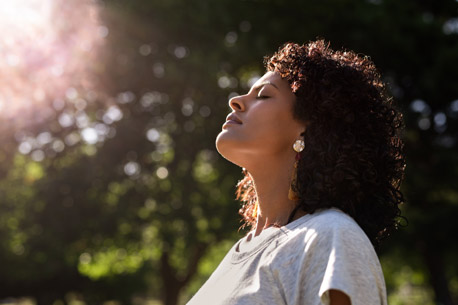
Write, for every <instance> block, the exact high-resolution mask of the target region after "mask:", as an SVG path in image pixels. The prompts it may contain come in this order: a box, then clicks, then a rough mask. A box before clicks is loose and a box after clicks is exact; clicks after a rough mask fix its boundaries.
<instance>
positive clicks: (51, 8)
mask: <svg viewBox="0 0 458 305" xmlns="http://www.w3.org/2000/svg"><path fill="white" fill-rule="evenodd" d="M99 19H100V18H99V8H98V6H97V5H96V3H95V1H92V0H14V1H1V2H0V71H2V72H1V73H0V119H4V118H6V119H15V121H17V120H18V119H19V118H20V117H24V116H25V115H26V114H29V113H33V114H34V119H37V120H38V119H39V118H40V115H41V116H44V115H45V113H47V114H48V115H49V113H50V112H49V109H47V110H46V108H51V107H52V106H51V105H52V104H53V101H54V100H56V99H65V97H66V93H68V90H69V88H79V89H81V88H82V89H84V90H90V89H91V88H92V87H93V84H94V83H96V82H94V81H93V79H92V78H93V73H92V74H91V73H89V72H90V71H91V69H94V66H95V64H96V58H97V51H98V49H99V47H100V46H101V45H103V43H104V38H105V37H106V35H107V34H108V29H107V28H106V27H105V26H104V25H102V24H100V20H99ZM48 106H49V107H48ZM37 111H38V112H37Z"/></svg>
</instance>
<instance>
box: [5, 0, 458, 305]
mask: <svg viewBox="0 0 458 305" xmlns="http://www.w3.org/2000/svg"><path fill="white" fill-rule="evenodd" d="M98 5H99V6H100V13H101V15H102V20H103V22H104V23H105V25H106V26H107V28H108V29H109V34H108V36H107V38H106V40H107V44H106V45H105V47H104V48H103V49H102V50H101V54H100V62H99V63H98V66H97V69H96V70H97V71H98V73H99V74H97V75H96V77H97V79H98V82H99V83H100V84H102V86H101V87H100V88H99V91H98V92H96V93H97V94H95V93H94V92H85V91H84V90H82V89H81V88H80V87H79V86H78V83H77V82H76V83H75V84H70V85H72V86H73V88H74V89H75V90H76V95H71V96H66V97H63V99H64V102H65V103H64V105H63V106H62V107H56V106H55V104H52V103H53V101H50V106H49V107H50V109H52V111H53V112H55V115H54V116H52V118H50V119H49V121H46V122H40V123H39V124H37V123H33V122H30V124H28V125H27V124H26V125H25V126H24V125H21V126H20V129H19V127H18V128H15V125H14V124H13V123H12V122H10V121H6V122H4V123H2V124H10V125H9V126H10V128H8V129H1V132H2V133H1V139H2V146H1V147H0V160H1V163H0V179H1V180H0V237H1V239H0V261H1V262H2V264H1V266H0V274H2V275H4V276H2V278H1V279H0V297H1V298H7V297H20V296H30V297H33V298H34V299H35V300H36V301H37V303H38V304H53V303H54V304H57V303H55V302H56V301H58V303H60V304H62V302H66V303H70V302H69V301H68V295H69V294H68V293H77V294H78V295H80V296H81V299H82V300H84V302H85V303H87V304H100V303H102V302H104V301H108V300H116V301H117V302H120V303H122V304H130V303H133V304H137V303H139V302H140V303H141V302H143V301H141V300H146V299H148V298H149V299H154V300H161V302H162V303H163V304H167V305H169V304H177V303H185V302H186V300H187V299H189V298H190V297H191V296H192V294H193V293H194V292H195V291H196V290H197V289H198V288H199V287H200V285H201V284H202V283H203V282H204V281H205V280H206V278H207V277H208V276H209V275H210V274H211V272H212V270H213V269H214V268H215V267H216V265H217V264H218V262H219V261H220V260H221V258H222V257H223V256H224V254H225V252H226V251H227V250H228V249H229V248H230V246H231V245H232V243H233V242H234V241H235V240H236V239H237V238H239V237H240V236H241V235H242V234H243V232H237V229H238V227H239V226H240V223H239V218H238V216H237V210H238V203H236V202H235V201H234V199H233V197H234V196H233V193H234V190H235V188H234V185H235V183H236V181H237V179H238V178H239V173H240V169H238V168H236V167H235V166H233V165H231V164H230V163H229V162H227V161H225V160H223V159H222V158H221V157H220V156H219V155H218V154H217V152H216V151H215V148H214V140H215V137H216V135H217V134H218V132H219V130H220V128H221V123H222V122H223V120H224V117H225V115H226V114H227V113H228V111H229V109H228V106H227V101H228V99H229V97H230V96H231V95H232V94H235V93H244V92H246V91H247V90H248V87H249V85H248V84H249V81H250V79H251V78H252V77H256V76H259V75H262V73H263V67H262V59H263V56H264V55H266V54H271V53H272V52H274V51H275V50H276V49H277V48H278V47H279V46H280V45H281V44H282V43H284V42H286V41H296V42H306V41H308V40H311V39H315V38H316V37H324V38H326V39H327V40H329V41H331V42H332V47H334V48H340V47H345V48H349V49H353V50H355V51H357V52H361V53H364V54H368V55H370V56H371V58H372V59H373V60H374V61H375V63H376V65H377V66H378V68H379V69H380V71H381V72H382V74H383V75H384V77H385V80H386V81H387V82H388V84H389V86H390V89H391V92H392V93H393V95H394V97H395V99H396V100H397V101H398V102H399V104H400V108H401V109H402V111H403V113H404V114H405V121H406V127H407V128H406V132H405V135H404V139H405V141H406V150H407V162H408V163H407V175H406V181H405V183H404V185H403V191H404V192H405V194H406V197H407V200H408V202H407V205H405V206H404V207H403V211H404V214H405V216H406V217H407V219H408V226H407V227H405V228H402V229H401V230H400V232H399V233H397V234H396V235H395V236H393V237H392V238H391V240H389V241H388V242H387V243H386V244H385V246H384V247H383V248H382V249H381V251H380V254H381V261H382V264H383V267H384V271H385V276H386V281H387V287H388V292H389V295H390V296H389V298H390V302H391V304H435V303H436V304H439V303H440V304H454V303H456V302H457V300H458V284H457V283H458V276H457V274H458V272H457V269H458V265H457V263H456V259H455V258H456V256H457V253H458V251H457V250H458V249H457V243H456V242H455V238H454V237H453V236H455V235H456V234H457V232H458V222H457V221H456V220H455V219H456V216H457V215H458V213H457V211H458V182H457V181H458V154H457V141H458V136H457V134H458V127H457V119H458V86H457V83H458V19H457V18H458V2H456V1H454V0H443V1H432V0H428V1H427V0H422V1H413V0H407V1H395V0H371V1H356V0H345V1H340V0H339V1H338V0H326V1H320V2H318V1H288V2H283V1H278V0H245V1H242V0H241V1H234V0H232V1H229V0H220V1H214V0H213V1H212V0H202V1H194V2H190V1H185V0H167V1H166V0H162V1H146V0H135V1H119V0H107V1H104V2H99V3H98ZM81 18H82V19H83V17H81ZM24 90H27V88H24ZM81 100H85V101H87V106H86V107H81ZM78 101H79V102H78ZM82 108H83V109H82ZM32 111H33V110H32ZM65 115H68V116H70V117H72V118H73V121H74V122H75V123H73V124H68V125H65V126H63V125H62V117H63V116H65ZM84 120H87V122H88V123H86V124H80V125H78V124H77V123H78V122H81V121H84ZM81 126H83V127H81ZM88 126H89V127H90V128H92V131H96V132H97V133H98V140H97V141H95V142H91V141H87V140H84V139H85V138H84V135H83V133H84V132H91V130H88V129H86V131H85V128H88ZM43 135H45V136H50V137H51V140H50V141H48V142H46V141H44V142H46V143H44V144H42V145H38V144H37V143H38V142H39V141H38V142H37V139H39V138H40V136H42V137H44V136H43ZM102 135H103V136H102ZM27 141H28V142H30V143H32V144H31V145H32V147H33V149H32V151H31V152H29V153H20V152H19V151H18V146H20V145H21V144H22V143H24V142H27ZM62 144H64V149H56V147H57V148H59V147H62ZM38 150H40V151H41V152H43V153H44V155H45V158H44V159H42V160H38V161H37V160H35V159H34V158H33V152H34V151H38ZM72 295H73V294H72ZM66 296H67V297H66ZM139 300H140V301H139ZM145 302H146V301H145Z"/></svg>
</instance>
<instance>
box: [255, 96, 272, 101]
mask: <svg viewBox="0 0 458 305" xmlns="http://www.w3.org/2000/svg"><path fill="white" fill-rule="evenodd" d="M266 98H269V96H265V95H260V96H257V97H256V99H257V100H265V99H266Z"/></svg>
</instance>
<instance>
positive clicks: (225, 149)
mask: <svg viewBox="0 0 458 305" xmlns="http://www.w3.org/2000/svg"><path fill="white" fill-rule="evenodd" d="M215 144H216V150H217V151H218V153H219V154H220V155H221V156H222V157H223V158H225V159H226V160H228V161H229V162H232V163H234V164H235V165H238V166H240V167H242V165H240V162H239V161H240V160H238V159H240V152H238V149H237V147H240V145H241V144H240V143H238V141H236V139H234V137H231V135H230V134H229V133H228V132H227V131H225V130H223V131H221V132H220V133H219V134H218V136H217V137H216V141H215Z"/></svg>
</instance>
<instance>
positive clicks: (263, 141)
mask: <svg viewBox="0 0 458 305" xmlns="http://www.w3.org/2000/svg"><path fill="white" fill-rule="evenodd" d="M263 110H264V111H259V113H256V116H253V119H252V120H247V121H248V123H250V124H247V126H245V127H249V130H250V135H251V136H250V138H251V139H252V141H253V142H255V143H256V145H258V146H261V147H263V148H265V149H268V148H269V147H270V148H272V149H275V150H279V149H283V148H285V147H289V146H290V144H291V143H292V142H294V139H295V137H296V129H297V128H296V124H295V123H294V119H293V117H292V114H291V113H289V112H287V110H286V109H284V108H282V109H275V108H272V109H263ZM248 125H249V126H248Z"/></svg>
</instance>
